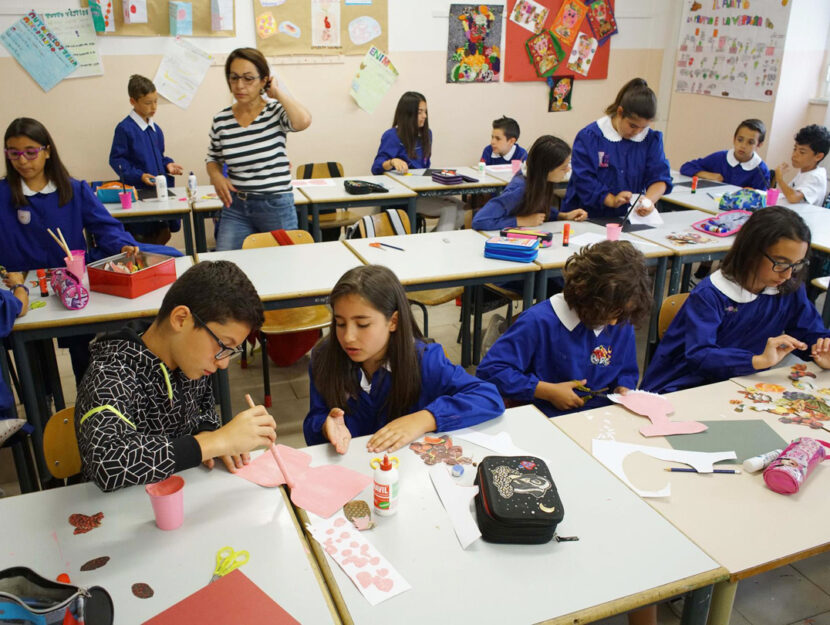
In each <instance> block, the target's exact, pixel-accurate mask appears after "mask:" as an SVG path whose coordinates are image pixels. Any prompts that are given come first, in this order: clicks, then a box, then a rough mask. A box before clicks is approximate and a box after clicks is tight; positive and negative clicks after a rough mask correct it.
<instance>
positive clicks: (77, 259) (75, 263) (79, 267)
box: [63, 250, 86, 282]
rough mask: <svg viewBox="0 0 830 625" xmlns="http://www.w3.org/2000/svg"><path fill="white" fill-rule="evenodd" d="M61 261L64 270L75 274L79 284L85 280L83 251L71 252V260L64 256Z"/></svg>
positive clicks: (84, 255)
mask: <svg viewBox="0 0 830 625" xmlns="http://www.w3.org/2000/svg"><path fill="white" fill-rule="evenodd" d="M63 261H64V262H65V263H66V268H67V269H68V270H69V271H71V272H72V273H73V274H75V277H76V278H78V280H80V281H81V282H85V280H86V252H85V251H84V250H72V258H69V256H64V257H63Z"/></svg>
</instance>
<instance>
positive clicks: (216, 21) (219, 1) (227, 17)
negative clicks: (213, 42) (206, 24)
mask: <svg viewBox="0 0 830 625" xmlns="http://www.w3.org/2000/svg"><path fill="white" fill-rule="evenodd" d="M210 29H211V30H212V31H214V32H220V31H223V30H233V0H210Z"/></svg>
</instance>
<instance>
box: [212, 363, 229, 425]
mask: <svg viewBox="0 0 830 625" xmlns="http://www.w3.org/2000/svg"><path fill="white" fill-rule="evenodd" d="M214 385H215V386H214V389H215V391H216V394H217V395H218V398H217V399H218V400H219V410H220V416H221V417H222V424H223V425H224V424H226V423H229V422H230V420H231V419H233V415H232V414H231V383H230V379H229V378H228V370H227V369H219V370H218V371H217V372H216V377H215V381H214Z"/></svg>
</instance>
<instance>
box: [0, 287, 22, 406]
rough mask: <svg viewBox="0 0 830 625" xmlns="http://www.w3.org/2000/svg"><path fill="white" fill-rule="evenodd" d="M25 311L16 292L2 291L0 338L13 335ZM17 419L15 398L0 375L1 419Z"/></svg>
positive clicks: (0, 291) (0, 298) (0, 301)
mask: <svg viewBox="0 0 830 625" xmlns="http://www.w3.org/2000/svg"><path fill="white" fill-rule="evenodd" d="M22 310H23V302H21V301H20V300H19V299H17V297H15V295H14V291H10V290H6V289H0V338H5V337H7V336H8V335H9V334H11V331H12V327H14V322H15V320H16V319H17V316H18V315H19V314H20V313H21V311H22ZM11 417H17V414H16V413H15V410H14V396H13V395H12V392H11V389H9V387H8V385H7V384H6V380H5V379H4V377H3V376H2V375H0V419H6V418H11Z"/></svg>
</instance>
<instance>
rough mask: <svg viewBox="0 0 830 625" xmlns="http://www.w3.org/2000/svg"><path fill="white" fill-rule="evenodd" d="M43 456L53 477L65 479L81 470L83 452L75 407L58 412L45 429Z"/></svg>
mask: <svg viewBox="0 0 830 625" xmlns="http://www.w3.org/2000/svg"><path fill="white" fill-rule="evenodd" d="M43 457H44V458H45V459H46V468H48V469H49V473H51V474H52V477H55V478H57V479H59V480H65V479H66V478H68V477H72V476H73V475H77V474H78V473H80V472H81V452H80V451H79V450H78V439H77V438H76V436H75V407H74V406H70V407H69V408H64V409H63V410H61V411H59V412H56V413H55V414H53V415H52V418H50V419H49V422H48V423H47V424H46V428H45V429H44V430H43Z"/></svg>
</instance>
